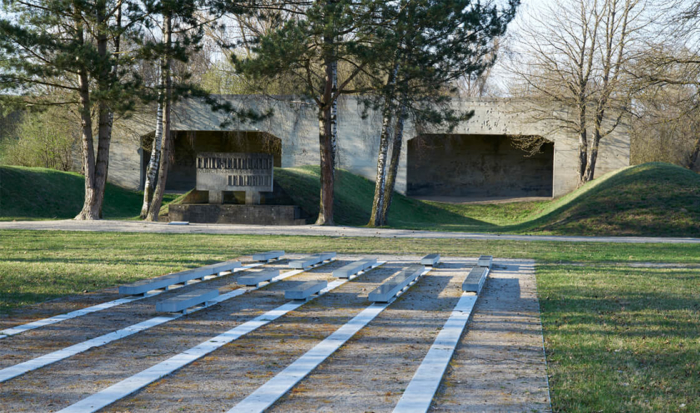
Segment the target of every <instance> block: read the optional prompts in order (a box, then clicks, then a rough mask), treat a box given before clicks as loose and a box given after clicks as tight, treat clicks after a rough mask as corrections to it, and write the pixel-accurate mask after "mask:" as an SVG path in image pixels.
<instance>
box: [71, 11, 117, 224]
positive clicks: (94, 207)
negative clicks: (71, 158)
mask: <svg viewBox="0 0 700 413" xmlns="http://www.w3.org/2000/svg"><path fill="white" fill-rule="evenodd" d="M106 7H107V5H106V3H105V2H104V1H99V2H98V3H97V20H98V22H99V23H100V24H99V25H98V33H97V53H98V55H99V56H100V58H101V61H102V67H101V69H100V71H99V73H98V79H97V86H98V88H99V89H100V90H101V91H102V92H107V90H108V89H109V87H110V80H109V72H110V70H109V62H108V59H109V56H108V54H107V42H108V39H107V33H106V31H105V28H104V27H103V26H104V24H103V23H104V20H105V15H106V12H107V10H106ZM79 82H80V89H81V92H80V93H81V102H83V96H82V95H83V94H89V84H88V78H87V74H86V73H85V74H81V75H79ZM87 102H89V99H87ZM82 109H83V111H85V110H86V107H85V104H84V103H83V108H82ZM97 113H98V128H97V157H96V160H95V161H94V167H92V168H90V166H91V165H88V163H87V162H86V163H85V168H86V173H85V202H84V203H83V209H82V210H81V211H80V213H79V214H78V215H77V216H76V217H75V219H79V220H94V219H100V218H102V216H101V215H102V202H103V201H104V193H105V186H106V184H107V172H108V166H109V145H110V140H111V137H112V127H111V111H110V109H109V106H108V104H107V102H105V101H104V100H100V102H99V103H98V105H97ZM83 116H89V113H88V114H83ZM82 123H83V125H85V121H84V120H83V122H82ZM83 128H85V126H83ZM83 135H85V132H83ZM90 135H92V133H90ZM88 146H89V147H86V146H85V145H83V150H86V149H88V150H90V152H91V153H90V154H89V155H88V158H91V157H92V149H93V148H92V139H90V144H89V145H88ZM85 155H86V154H85V153H83V157H85ZM93 171H94V172H93Z"/></svg>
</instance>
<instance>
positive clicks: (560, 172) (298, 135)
mask: <svg viewBox="0 0 700 413" xmlns="http://www.w3.org/2000/svg"><path fill="white" fill-rule="evenodd" d="M220 99H226V100H228V101H230V102H232V103H233V104H234V105H235V106H236V107H238V108H240V109H255V110H259V111H263V110H266V109H268V108H272V109H273V110H274V113H275V115H274V116H273V117H272V118H270V119H267V120H265V121H262V122H259V123H252V124H251V123H247V122H239V121H237V120H235V119H230V118H229V117H228V116H226V115H224V114H220V113H213V112H212V111H211V110H210V109H209V107H208V106H206V105H205V104H203V103H202V102H200V101H197V100H194V99H192V100H187V101H183V102H180V103H178V104H177V105H176V106H175V108H174V113H173V127H172V129H173V130H174V131H217V130H229V131H260V132H267V133H269V134H271V135H273V136H275V137H277V138H280V139H281V141H282V166H283V167H294V166H302V165H317V164H318V163H319V145H318V114H317V110H316V107H315V105H314V104H312V103H309V102H303V101H298V100H294V99H290V98H280V99H269V98H268V99H266V98H261V97H259V96H245V95H235V96H220ZM338 106H339V107H338V109H339V110H338V145H339V165H340V167H341V168H344V169H347V170H349V171H351V172H353V173H356V174H359V175H362V176H365V177H366V178H368V179H371V180H374V178H375V175H376V156H377V151H378V143H379V137H378V135H379V130H380V123H381V119H380V115H379V113H377V112H374V111H369V113H368V116H367V117H366V118H363V117H362V116H361V115H362V106H361V104H360V103H359V101H358V99H357V98H355V97H343V98H342V99H341V100H340V101H339V105H338ZM452 106H453V107H454V108H456V109H460V110H463V111H466V110H474V116H473V117H472V118H471V119H470V120H469V121H467V122H463V123H462V124H460V125H458V127H457V128H456V129H455V130H454V131H453V132H452V133H454V134H458V135H486V136H488V135H496V136H504V135H537V136H544V137H546V138H547V139H548V140H550V141H552V142H553V143H554V166H553V179H552V191H553V196H555V197H556V196H561V195H564V194H566V193H567V192H569V191H571V190H573V189H574V188H575V187H576V179H577V178H576V155H577V149H576V145H577V141H576V137H575V136H573V135H571V134H569V133H567V132H565V131H562V130H560V129H557V128H555V127H554V125H552V124H550V123H548V122H546V121H536V120H533V116H532V113H531V112H530V111H529V110H528V108H527V107H526V106H525V105H524V104H523V103H522V102H516V101H511V100H508V99H464V100H454V101H453V102H452ZM226 120H230V121H232V122H231V124H230V125H229V126H227V127H226V128H221V126H220V125H221V124H222V122H224V121H226ZM154 130H155V108H147V109H144V110H142V111H140V112H139V113H138V114H137V115H135V116H132V117H130V118H128V119H119V120H117V121H115V126H114V137H113V140H112V150H111V154H110V170H109V178H110V181H112V182H114V183H116V184H118V185H121V186H124V187H127V188H133V189H137V188H138V187H139V185H140V182H141V155H140V142H141V137H142V136H145V135H147V134H149V133H153V131H154ZM444 132H445V131H444V130H424V129H423V130H417V128H416V127H415V126H414V125H413V124H412V123H411V122H407V125H406V130H405V133H404V139H405V140H404V146H403V149H402V152H401V164H400V167H399V172H398V176H397V190H398V191H399V192H402V193H405V192H406V190H407V173H408V167H410V165H409V164H408V150H407V145H406V142H407V141H409V140H410V139H413V138H415V137H417V136H419V135H421V134H439V133H444ZM628 165H629V134H628V133H627V131H626V127H625V126H624V125H622V126H620V127H619V128H618V129H617V130H616V131H615V132H614V133H613V134H611V135H610V136H608V137H606V138H605V140H603V142H601V148H600V156H599V160H598V164H597V169H596V176H600V175H603V174H605V173H607V172H611V171H614V170H617V169H620V168H623V167H625V166H628Z"/></svg>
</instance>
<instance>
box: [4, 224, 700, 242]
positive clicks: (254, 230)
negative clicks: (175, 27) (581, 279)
mask: <svg viewBox="0 0 700 413" xmlns="http://www.w3.org/2000/svg"><path fill="white" fill-rule="evenodd" d="M3 229H28V230H41V231H91V232H146V233H169V234H222V235H223V234H242V235H307V236H330V237H380V238H436V239H439V238H442V239H474V240H507V241H554V242H557V241H560V242H614V243H626V244H647V243H664V244H700V238H671V237H584V236H564V235H561V236H560V235H510V234H503V235H499V234H478V233H467V232H438V231H418V230H416V231H414V230H407V229H376V228H357V227H318V226H315V225H295V226H268V225H229V224H190V225H168V223H166V222H143V221H110V220H103V221H90V222H86V221H73V220H61V221H18V222H0V230H3Z"/></svg>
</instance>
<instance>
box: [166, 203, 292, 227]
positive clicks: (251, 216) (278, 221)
mask: <svg viewBox="0 0 700 413" xmlns="http://www.w3.org/2000/svg"><path fill="white" fill-rule="evenodd" d="M168 218H169V219H170V220H171V221H188V222H191V223H199V224H247V225H305V224H306V220H305V219H304V218H303V217H302V212H301V208H299V207H298V206H296V205H240V204H180V205H171V206H170V208H169V211H168Z"/></svg>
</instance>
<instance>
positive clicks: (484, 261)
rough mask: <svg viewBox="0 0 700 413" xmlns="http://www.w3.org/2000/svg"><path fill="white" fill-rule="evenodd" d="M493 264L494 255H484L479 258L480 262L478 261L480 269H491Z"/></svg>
mask: <svg viewBox="0 0 700 413" xmlns="http://www.w3.org/2000/svg"><path fill="white" fill-rule="evenodd" d="M492 264H493V255H482V256H480V257H479V260H477V262H476V265H478V266H479V267H487V268H491V265H492Z"/></svg>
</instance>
